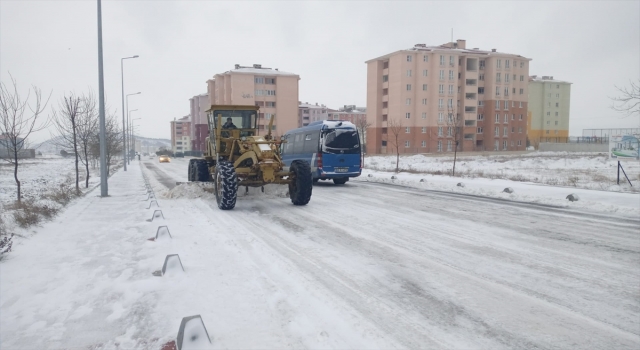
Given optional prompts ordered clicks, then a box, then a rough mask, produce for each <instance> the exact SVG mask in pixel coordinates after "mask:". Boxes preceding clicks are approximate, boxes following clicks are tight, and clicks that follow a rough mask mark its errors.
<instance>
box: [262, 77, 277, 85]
mask: <svg viewBox="0 0 640 350" xmlns="http://www.w3.org/2000/svg"><path fill="white" fill-rule="evenodd" d="M264 83H265V84H270V85H275V84H276V79H275V78H264Z"/></svg>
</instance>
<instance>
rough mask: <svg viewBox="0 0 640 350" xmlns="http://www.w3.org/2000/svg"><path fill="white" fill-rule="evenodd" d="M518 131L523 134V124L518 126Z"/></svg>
mask: <svg viewBox="0 0 640 350" xmlns="http://www.w3.org/2000/svg"><path fill="white" fill-rule="evenodd" d="M518 132H519V133H521V134H522V127H521V126H519V127H518Z"/></svg>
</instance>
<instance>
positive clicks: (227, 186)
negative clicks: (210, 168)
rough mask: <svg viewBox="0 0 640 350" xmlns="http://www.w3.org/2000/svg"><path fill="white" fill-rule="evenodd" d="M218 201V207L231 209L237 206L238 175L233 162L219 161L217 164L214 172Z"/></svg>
mask: <svg viewBox="0 0 640 350" xmlns="http://www.w3.org/2000/svg"><path fill="white" fill-rule="evenodd" d="M213 181H214V183H215V191H216V202H218V208H220V209H222V210H231V209H233V208H234V207H235V206H236V199H237V198H238V176H237V175H236V170H235V169H234V168H233V164H231V163H230V162H219V163H218V164H217V165H216V171H215V174H214V179H213Z"/></svg>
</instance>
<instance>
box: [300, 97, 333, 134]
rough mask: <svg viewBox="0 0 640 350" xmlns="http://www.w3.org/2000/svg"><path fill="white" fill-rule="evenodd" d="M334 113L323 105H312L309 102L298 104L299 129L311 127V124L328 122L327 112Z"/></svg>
mask: <svg viewBox="0 0 640 350" xmlns="http://www.w3.org/2000/svg"><path fill="white" fill-rule="evenodd" d="M328 111H333V110H332V109H329V108H327V106H325V105H323V104H320V105H319V104H318V103H317V102H316V104H315V105H314V104H310V103H309V102H305V103H302V102H298V127H299V128H300V127H303V126H307V125H309V123H311V122H315V121H318V120H326V119H327V116H328V114H327V112H328Z"/></svg>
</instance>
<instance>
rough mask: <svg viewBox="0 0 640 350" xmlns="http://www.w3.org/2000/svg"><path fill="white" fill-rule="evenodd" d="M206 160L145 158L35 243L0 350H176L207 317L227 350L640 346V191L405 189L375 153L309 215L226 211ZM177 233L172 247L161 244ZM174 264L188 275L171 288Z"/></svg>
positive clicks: (6, 291) (274, 191)
mask: <svg viewBox="0 0 640 350" xmlns="http://www.w3.org/2000/svg"><path fill="white" fill-rule="evenodd" d="M408 158H412V157H406V158H404V159H405V160H406V159H408ZM421 158H424V159H426V160H425V161H424V162H422V161H419V160H420V159H421ZM430 159H431V160H430ZM438 159H444V158H438ZM578 159H581V160H580V162H581V163H582V164H583V165H584V169H589V167H595V166H596V165H597V164H596V163H597V162H601V161H602V160H601V159H598V158H597V157H593V158H590V157H589V156H580V158H578ZM188 160H189V159H188V158H181V159H173V160H172V162H171V163H162V164H160V163H158V161H157V159H156V160H149V159H146V160H143V162H142V164H140V162H137V161H136V162H133V163H132V166H131V167H130V168H129V169H130V170H129V171H127V172H123V171H119V172H118V173H116V174H115V175H114V176H112V177H111V178H110V180H109V183H110V197H109V198H100V197H97V196H96V194H97V193H96V191H94V192H91V193H89V194H88V195H87V196H85V197H83V198H80V199H78V200H76V201H75V202H73V203H72V204H71V205H70V206H69V207H67V208H66V209H65V210H64V212H63V213H62V214H61V215H60V216H59V217H57V218H55V219H54V220H52V221H51V222H48V223H45V224H43V225H42V227H38V228H33V229H32V230H33V231H34V234H33V235H29V236H28V237H26V238H21V239H20V240H18V241H17V244H16V245H15V246H14V251H13V252H12V253H10V254H9V255H8V257H7V258H6V259H4V260H3V261H1V262H0V348H2V349H5V348H6V349H36V348H37V349H53V348H56V349H57V348H65V349H67V348H81V349H158V350H161V349H168V348H170V347H167V348H165V347H164V345H167V344H171V342H173V341H174V340H175V339H176V335H177V330H178V326H179V325H180V321H181V319H182V318H183V317H186V316H191V315H201V316H202V319H203V320H204V323H205V325H206V327H207V331H208V334H209V336H210V339H211V344H210V345H206V344H205V345H204V346H203V347H201V348H208V349H224V348H233V349H238V348H242V349H258V348H269V349H272V348H278V349H297V348H323V349H344V348H367V349H405V348H437V349H514V348H516V349H551V348H562V349H637V348H640V289H639V288H638V286H639V285H640V276H639V275H638V273H637V271H638V268H639V267H640V233H639V230H638V228H639V227H640V217H639V215H638V213H639V210H640V208H639V207H640V195H639V194H638V193H632V192H631V191H629V190H628V189H624V188H615V187H611V188H609V189H610V191H602V190H591V189H584V188H579V187H574V186H558V185H556V186H551V185H547V184H543V183H535V182H523V181H514V180H510V179H498V178H496V179H492V178H489V177H487V178H481V177H479V176H475V178H471V177H463V178H460V177H455V178H452V177H449V176H446V175H437V174H435V175H431V174H423V173H416V171H415V169H414V170H412V171H411V172H404V173H400V174H394V173H392V172H388V171H383V169H387V168H385V167H388V166H389V165H388V164H390V163H391V162H392V161H391V160H389V159H383V158H382V157H371V158H367V162H369V163H368V164H371V165H372V166H376V167H378V170H376V169H365V171H364V175H363V176H362V177H360V178H358V179H355V180H353V181H350V182H348V183H347V184H346V185H344V186H335V185H333V184H332V183H328V182H320V183H318V184H317V185H316V186H314V189H313V196H312V199H311V202H310V203H309V205H307V206H304V207H296V206H293V205H291V203H290V201H289V199H288V196H287V195H286V188H284V186H267V187H266V191H265V192H266V193H264V194H263V193H260V191H259V190H254V189H252V190H250V192H249V193H248V194H245V193H244V189H241V190H240V196H239V198H238V203H237V206H236V208H235V209H234V210H233V211H220V210H218V209H217V207H216V204H215V200H214V196H213V194H212V189H211V186H210V185H209V184H183V185H178V186H176V182H184V181H186V176H187V171H186V170H187V164H188ZM372 160H373V161H376V163H373V162H372ZM429 161H431V162H433V159H432V158H426V157H417V156H416V159H415V160H413V161H412V162H411V163H405V165H404V166H405V167H408V166H409V165H410V164H413V166H414V167H416V166H418V165H420V164H422V165H420V166H424V167H425V169H429V166H428V163H429ZM476 161H477V162H479V163H483V164H484V165H485V166H486V169H487V170H486V173H489V170H490V169H493V170H491V171H492V172H494V173H498V172H499V169H496V167H503V166H505V164H507V165H506V166H509V167H511V166H512V165H510V164H511V162H510V161H505V162H492V161H491V160H490V159H489V158H487V159H482V160H476ZM440 162H441V163H444V161H440ZM467 162H471V161H470V160H468V161H467ZM517 162H524V163H528V162H534V160H533V159H530V158H527V159H526V160H525V161H522V160H518V161H517ZM517 162H514V164H516V163H517ZM490 164H494V165H493V167H490V166H489V165H490ZM478 166H479V165H478ZM528 166H531V164H529V165H528ZM547 167H548V168H551V167H550V166H548V165H547ZM626 167H627V165H625V168H626ZM629 168H633V166H630V167H629ZM445 169H446V166H443V168H442V169H441V171H444V170H445ZM429 171H431V170H429ZM433 171H434V172H435V171H437V169H436V168H434V169H433ZM632 171H634V170H632ZM636 171H637V168H636ZM522 173H523V176H525V175H526V176H529V175H534V174H535V173H536V171H535V170H529V171H527V172H525V171H522ZM561 173H562V170H558V171H557V172H555V174H556V176H558V177H559V176H560V175H559V174H561ZM143 174H145V176H147V177H148V179H149V182H150V184H151V186H152V188H153V189H154V193H155V195H156V198H157V201H158V203H159V205H160V208H159V209H161V210H162V213H163V217H162V218H153V220H152V214H153V212H154V210H156V209H158V208H155V207H151V208H149V206H150V205H151V202H150V201H149V200H147V197H148V195H147V194H146V193H145V187H144V183H143V178H142V175H143ZM369 175H371V177H369ZM392 175H393V176H396V179H391V176H392ZM552 175H553V172H551V171H550V174H549V176H552ZM545 176H546V175H545ZM420 180H424V181H423V182H420ZM590 181H592V180H590ZM458 182H463V183H464V184H465V186H464V187H460V186H457V183H458ZM593 182H594V183H595V181H593ZM634 186H635V182H634ZM504 187H512V188H513V189H514V192H513V193H511V194H507V193H503V192H501V191H502V189H503V188H504ZM577 191H581V192H577ZM568 193H578V195H579V196H580V200H579V201H578V202H569V201H567V200H566V199H565V198H564V197H565V196H566V194H568ZM634 203H635V204H634ZM162 225H166V226H167V227H168V228H169V230H170V233H171V236H172V238H171V239H169V238H168V237H163V238H162V239H159V240H157V241H150V240H148V239H149V238H151V237H153V236H154V235H155V234H156V232H157V229H158V227H159V226H162ZM168 254H179V255H180V259H181V261H182V264H183V266H184V270H183V269H182V268H180V267H179V266H169V269H168V270H167V273H166V274H165V275H163V276H161V277H156V276H154V275H153V272H155V271H158V270H160V269H161V268H162V265H163V261H164V259H165V257H166V256H167V255H168ZM24 276H29V278H28V279H25V278H24ZM199 335H200V338H198V339H197V340H199V341H203V333H199ZM206 343H208V342H206ZM187 345H194V344H187ZM201 345H202V344H201Z"/></svg>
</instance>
